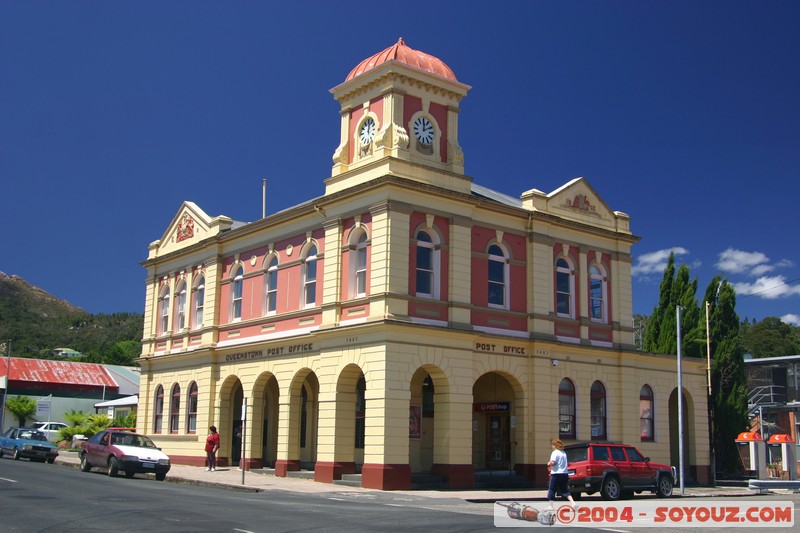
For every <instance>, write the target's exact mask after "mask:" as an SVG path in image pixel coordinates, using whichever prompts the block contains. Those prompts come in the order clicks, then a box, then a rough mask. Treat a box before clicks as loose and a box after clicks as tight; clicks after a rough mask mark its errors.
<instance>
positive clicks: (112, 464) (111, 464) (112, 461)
mask: <svg viewBox="0 0 800 533" xmlns="http://www.w3.org/2000/svg"><path fill="white" fill-rule="evenodd" d="M117 474H119V463H117V458H116V457H113V456H112V457H109V458H108V477H117Z"/></svg>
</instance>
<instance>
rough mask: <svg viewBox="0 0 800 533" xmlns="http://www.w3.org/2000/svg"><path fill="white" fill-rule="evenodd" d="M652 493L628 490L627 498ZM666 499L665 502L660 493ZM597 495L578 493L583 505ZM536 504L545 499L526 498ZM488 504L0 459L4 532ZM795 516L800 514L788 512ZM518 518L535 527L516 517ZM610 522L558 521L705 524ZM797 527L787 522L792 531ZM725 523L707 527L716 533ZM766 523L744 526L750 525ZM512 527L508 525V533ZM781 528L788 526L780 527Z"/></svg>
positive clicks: (337, 522) (398, 521) (362, 524)
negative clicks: (246, 486)
mask: <svg viewBox="0 0 800 533" xmlns="http://www.w3.org/2000/svg"><path fill="white" fill-rule="evenodd" d="M644 500H654V499H652V498H638V497H637V498H635V501H644ZM660 501H661V502H665V503H666V502H667V501H666V500H660ZM719 501H721V499H720V498H673V499H671V500H669V503H670V504H674V505H702V504H704V503H714V502H719ZM734 501H736V502H737V504H738V503H739V502H741V505H746V504H747V503H748V502H755V503H756V504H757V505H767V504H768V503H769V502H773V501H788V502H791V504H792V505H793V507H794V509H795V511H794V512H795V516H796V517H797V516H798V510H797V509H798V505H800V494H787V493H784V494H770V495H767V496H756V495H752V496H747V497H741V498H735V499H734ZM597 503H600V500H599V499H597V498H594V497H589V498H584V499H583V500H582V501H581V502H580V505H581V506H584V507H591V506H593V505H595V504H597ZM533 505H535V506H536V507H537V508H540V509H541V508H543V507H544V505H545V502H543V501H537V502H533ZM493 510H494V508H493V505H492V503H470V502H468V501H465V500H463V499H461V498H459V497H458V495H457V494H455V493H454V497H453V498H429V497H424V496H416V495H413V494H409V493H407V492H406V493H395V492H379V491H370V492H347V491H342V492H324V493H308V494H301V493H297V492H289V491H282V490H266V491H263V492H244V491H239V490H231V489H226V488H219V487H213V486H200V485H192V484H186V483H169V482H158V481H155V480H154V479H152V478H147V477H143V476H137V477H135V478H133V479H126V478H125V477H119V478H109V477H108V476H106V475H105V474H104V473H102V472H99V471H92V472H89V473H84V472H80V471H79V470H78V469H77V468H74V467H69V466H63V465H58V464H55V465H49V464H45V463H31V462H28V461H26V460H21V461H14V460H12V459H10V458H9V457H7V456H6V457H3V458H0V530H2V531H3V532H21V533H28V532H42V533H46V532H59V533H69V532H72V531H81V532H93V531H103V532H104V533H108V532H109V531H114V532H128V531H131V532H133V531H135V532H137V533H141V532H143V531H147V532H155V533H158V532H161V531H169V532H178V533H180V532H195V531H203V532H237V533H247V532H253V533H260V532H292V531H322V532H328V531H330V532H334V531H347V532H360V531H365V532H366V531H369V532H383V531H386V532H391V531H415V530H416V531H446V532H450V531H465V532H468V531H476V532H477V531H497V528H495V526H494V517H493ZM795 522H796V523H799V522H800V520H798V519H796V520H795ZM515 525H518V526H533V527H544V526H539V525H538V524H529V523H522V522H520V523H518V524H515ZM626 525H627V524H622V523H620V524H615V525H614V527H605V528H604V527H598V528H592V529H590V528H567V527H564V526H563V525H562V526H558V529H559V531H573V532H576V533H577V532H580V533H587V532H590V531H613V532H617V533H625V532H628V531H639V532H644V533H665V532H667V531H675V529H680V531H682V532H686V533H692V532H698V533H701V532H708V531H709V529H708V528H697V527H686V524H681V525H680V526H679V527H677V528H676V527H673V528H647V529H634V528H628V527H625V526H626ZM796 528H797V526H795V529H796ZM724 529H727V528H714V530H717V531H721V530H724ZM767 529H774V526H773V527H771V528H757V527H752V526H751V527H748V528H747V530H748V531H749V532H750V533H753V532H756V531H766V530H767ZM514 530H518V529H516V528H512V529H510V531H514ZM783 530H784V531H789V530H791V529H783Z"/></svg>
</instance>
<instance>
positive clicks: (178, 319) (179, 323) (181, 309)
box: [174, 281, 186, 331]
mask: <svg viewBox="0 0 800 533" xmlns="http://www.w3.org/2000/svg"><path fill="white" fill-rule="evenodd" d="M174 326H175V330H176V331H180V330H182V329H184V328H186V282H185V281H181V282H180V283H178V288H177V289H175V323H174Z"/></svg>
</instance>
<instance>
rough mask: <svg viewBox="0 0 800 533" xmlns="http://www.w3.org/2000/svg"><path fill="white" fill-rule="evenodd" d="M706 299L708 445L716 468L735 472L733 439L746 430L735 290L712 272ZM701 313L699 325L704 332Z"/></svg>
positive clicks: (738, 467)
mask: <svg viewBox="0 0 800 533" xmlns="http://www.w3.org/2000/svg"><path fill="white" fill-rule="evenodd" d="M703 301H704V306H705V302H708V303H709V306H708V307H709V325H710V328H709V329H710V331H709V340H710V346H711V354H712V356H711V398H710V401H709V408H710V413H709V416H710V417H711V426H712V431H711V447H712V449H713V450H714V457H715V460H716V468H717V470H721V471H723V472H729V473H733V472H738V471H740V470H741V468H742V466H741V464H740V462H739V455H738V451H737V450H736V444H735V439H736V436H737V435H738V434H739V433H741V432H742V431H746V430H747V426H748V419H747V377H746V375H745V370H744V357H743V355H744V349H743V348H742V342H741V336H740V334H739V328H740V324H739V316H738V314H737V313H736V291H735V290H734V288H733V286H731V284H730V283H728V282H727V280H724V279H721V278H720V277H719V276H716V277H715V278H714V279H713V280H711V283H709V285H708V287H707V288H706V293H705V297H704V300H703ZM705 328H706V325H705V317H704V316H702V317H701V323H700V324H699V328H698V329H701V330H702V331H703V332H705Z"/></svg>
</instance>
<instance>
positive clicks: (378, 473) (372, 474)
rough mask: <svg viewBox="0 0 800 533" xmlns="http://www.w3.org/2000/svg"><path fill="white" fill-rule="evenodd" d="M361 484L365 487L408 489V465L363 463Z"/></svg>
mask: <svg viewBox="0 0 800 533" xmlns="http://www.w3.org/2000/svg"><path fill="white" fill-rule="evenodd" d="M361 486H362V487H364V488H365V489H378V490H408V489H410V488H411V467H410V466H409V465H384V464H364V465H363V466H362V467H361Z"/></svg>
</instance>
